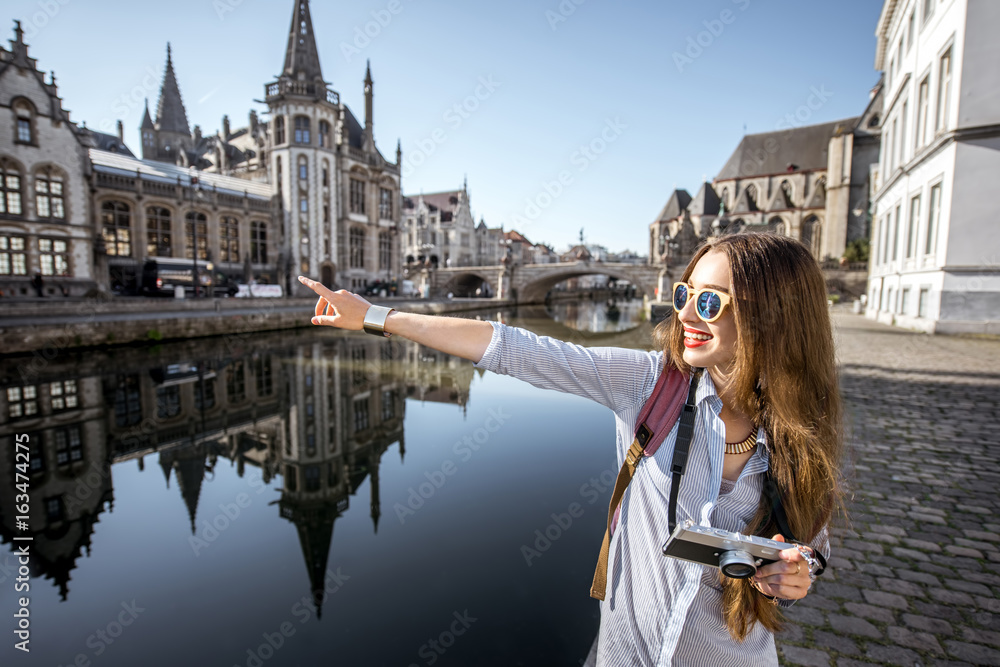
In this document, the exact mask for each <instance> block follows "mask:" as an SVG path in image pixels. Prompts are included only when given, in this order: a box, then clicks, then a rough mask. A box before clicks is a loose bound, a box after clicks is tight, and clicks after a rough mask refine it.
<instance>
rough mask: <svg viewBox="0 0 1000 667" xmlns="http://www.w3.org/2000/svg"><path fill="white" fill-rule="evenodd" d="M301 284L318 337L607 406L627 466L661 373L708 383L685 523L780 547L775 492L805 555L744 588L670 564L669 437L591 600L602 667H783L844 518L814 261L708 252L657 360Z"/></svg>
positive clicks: (835, 415) (659, 341)
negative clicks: (458, 364) (431, 359)
mask: <svg viewBox="0 0 1000 667" xmlns="http://www.w3.org/2000/svg"><path fill="white" fill-rule="evenodd" d="M299 280H300V281H301V282H302V283H303V284H304V285H306V286H308V287H309V288H311V289H312V290H313V291H315V292H316V294H317V295H318V296H319V299H318V301H317V302H316V307H315V316H314V317H313V319H312V322H313V324H316V325H322V326H334V327H338V328H342V329H348V330H354V331H357V330H362V329H363V330H365V331H367V332H368V333H374V334H377V335H386V336H388V335H390V334H393V335H400V336H403V337H405V338H408V339H410V340H413V341H416V342H417V343H420V344H422V345H427V346H429V347H432V348H435V349H437V350H440V351H442V352H446V353H448V354H452V355H455V356H458V357H462V358H464V359H468V360H470V361H472V362H474V363H475V364H476V365H477V366H478V367H480V368H485V369H488V370H491V371H494V372H497V373H503V374H507V375H511V376H513V377H517V378H520V379H522V380H525V381H527V382H529V383H531V384H533V385H535V386H537V387H541V388H547V389H556V390H559V391H564V392H568V393H573V394H577V395H580V396H584V397H586V398H590V399H592V400H594V401H596V402H598V403H601V404H602V405H605V406H607V407H609V408H611V409H612V411H613V412H614V414H615V420H616V426H617V454H618V462H619V465H621V463H622V461H623V460H624V459H625V456H626V451H627V450H628V447H629V443H630V442H631V441H632V439H633V434H634V433H635V427H636V418H637V416H638V414H639V411H640V410H641V408H642V407H643V405H644V404H645V403H646V401H647V400H648V399H649V397H650V396H651V395H652V392H653V388H654V386H655V384H656V381H657V379H658V377H659V376H660V374H661V373H663V372H667V371H668V370H672V369H677V370H679V371H681V372H683V373H684V374H686V375H689V376H690V375H694V374H693V373H692V371H693V369H705V372H704V373H701V374H700V375H701V377H700V381H699V384H698V386H697V393H696V406H697V408H696V414H695V421H694V433H693V436H692V438H691V442H690V454H689V459H688V463H687V473H686V474H685V476H684V478H683V483H682V484H681V485H680V488H679V497H678V501H677V513H678V519H679V521H680V522H683V521H684V520H686V519H690V520H693V521H694V522H695V523H697V524H701V525H703V526H713V527H716V528H721V529H724V530H728V531H739V532H741V533H744V534H756V535H763V536H765V537H772V536H773V537H774V539H779V540H782V541H784V537H783V536H781V535H779V534H777V533H778V532H779V531H778V529H777V523H776V520H775V517H774V513H773V512H772V503H771V502H770V501H769V499H768V498H767V496H766V495H765V494H763V493H762V491H763V489H764V485H765V480H766V479H767V478H768V477H770V479H772V480H773V481H774V483H775V484H776V486H777V489H778V490H779V492H780V496H781V500H782V506H783V508H784V510H785V512H786V514H787V521H788V526H789V528H790V530H791V531H792V532H793V533H794V535H795V536H796V537H797V538H799V540H801V541H802V543H805V544H808V545H810V546H800V547H798V548H789V549H786V550H784V551H782V552H781V560H778V561H776V562H774V563H771V564H769V565H765V566H763V567H761V568H759V569H758V571H757V574H756V576H754V577H752V578H749V579H731V578H728V577H725V576H724V575H722V574H721V572H720V571H719V570H718V569H717V568H714V567H707V566H702V565H698V564H695V563H689V562H687V561H681V560H677V559H674V558H666V557H664V556H662V555H661V550H660V547H661V545H662V544H663V542H664V540H665V539H666V537H667V536H668V534H669V530H668V520H667V515H668V500H667V499H668V497H669V495H670V490H671V488H670V487H671V484H672V480H671V476H670V463H671V456H672V452H673V449H674V444H675V441H676V437H677V430H678V429H677V426H676V425H674V426H673V428H672V430H671V431H670V432H669V434H668V435H667V436H666V439H665V440H664V441H663V443H662V446H660V447H659V448H658V449H657V450H656V452H655V454H653V455H652V456H650V457H648V460H646V459H647V457H645V456H644V457H643V460H641V461H640V465H638V468H637V472H636V474H635V477H634V479H633V480H632V482H631V484H630V485H629V486H628V488H627V489H626V491H625V495H624V497H623V499H622V502H621V504H620V509H621V514H620V518H619V520H618V522H617V527H616V528H615V529H614V534H613V535H612V537H611V540H610V559H609V565H608V572H607V575H608V576H607V594H606V595H607V597H606V599H605V598H604V597H603V595H604V589H603V586H602V587H601V594H600V595H598V596H597V597H600V598H601V599H603V600H604V601H603V602H602V604H601V624H600V633H599V635H598V650H597V664H598V665H602V666H605V667H611V666H614V667H618V666H622V667H625V666H633V665H711V666H713V667H715V666H718V665H740V666H744V665H777V664H778V659H777V651H776V648H775V644H774V632H775V631H777V630H778V629H779V628H780V623H781V615H780V610H779V607H781V606H787V605H788V604H791V603H792V601H794V600H799V599H801V598H803V597H805V596H806V595H807V594H808V592H809V588H810V585H811V583H812V581H813V579H814V578H815V573H816V571H817V570H818V569H820V566H819V560H818V559H817V558H816V552H819V553H820V554H822V555H824V556H827V555H828V554H829V540H828V532H827V525H828V523H829V521H830V519H831V517H832V515H833V513H834V510H835V509H836V508H838V507H842V502H841V489H840V483H839V480H840V474H839V465H840V457H841V453H842V436H841V427H840V417H841V409H840V397H839V391H838V384H837V375H836V367H835V363H834V350H833V336H832V331H831V326H830V317H829V313H828V310H827V302H826V289H825V281H824V279H823V274H822V271H821V270H820V268H819V266H818V265H817V263H816V261H815V259H813V257H812V255H811V254H810V253H809V251H808V249H806V248H805V246H803V245H802V244H801V243H799V242H798V241H795V240H792V239H790V238H787V237H782V236H777V235H772V234H737V235H730V236H723V237H721V238H717V239H712V240H710V241H708V242H707V243H706V244H704V245H703V246H702V247H701V248H699V250H698V251H697V252H696V253H695V255H694V257H693V258H692V260H691V262H690V264H689V265H688V267H687V268H686V269H685V271H684V273H683V275H682V277H681V280H680V282H678V283H676V284H675V285H674V291H673V301H674V309H675V311H676V313H677V316H676V317H674V318H670V319H668V320H666V321H664V322H663V323H661V324H660V325H658V326H657V328H656V330H655V332H654V343H655V345H656V347H658V348H659V350H658V351H655V352H646V351H640V350H630V349H622V348H584V347H580V346H578V345H574V344H570V343H566V342H563V341H558V340H555V339H552V338H548V337H539V336H536V335H535V334H532V333H530V332H528V331H525V330H523V329H518V328H515V327H510V326H506V325H503V324H499V323H496V322H482V321H478V320H468V319H459V318H449V317H440V316H429V315H418V314H413V313H404V312H398V311H395V310H393V309H390V308H384V307H381V306H372V305H371V304H370V303H369V302H368V301H366V300H364V299H362V298H361V297H359V296H357V295H356V294H352V293H350V292H347V291H345V290H338V291H336V292H334V291H331V290H329V289H327V288H326V287H324V286H323V285H322V284H320V283H318V282H316V281H314V280H311V279H309V278H306V277H302V276H300V277H299ZM687 384H688V383H687V382H686V381H685V385H687ZM686 389H687V388H686V386H685V391H686ZM595 582H596V578H595Z"/></svg>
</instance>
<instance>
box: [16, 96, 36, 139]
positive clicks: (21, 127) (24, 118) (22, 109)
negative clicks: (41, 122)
mask: <svg viewBox="0 0 1000 667" xmlns="http://www.w3.org/2000/svg"><path fill="white" fill-rule="evenodd" d="M14 115H15V116H16V117H17V124H16V125H15V127H14V143H18V144H35V145H37V143H38V142H37V141H36V140H35V137H36V134H35V107H33V106H32V105H31V102H29V101H28V100H25V99H20V100H17V101H16V102H14Z"/></svg>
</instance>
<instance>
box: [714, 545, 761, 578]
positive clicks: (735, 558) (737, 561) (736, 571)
mask: <svg viewBox="0 0 1000 667" xmlns="http://www.w3.org/2000/svg"><path fill="white" fill-rule="evenodd" d="M719 569H721V570H722V574H724V575H726V576H727V577H732V578H733V579H746V578H747V577H752V576H753V575H754V574H756V573H757V564H756V563H755V562H754V558H753V556H751V555H750V554H748V553H747V552H746V551H740V550H738V549H737V550H734V551H725V552H723V554H722V555H721V556H719Z"/></svg>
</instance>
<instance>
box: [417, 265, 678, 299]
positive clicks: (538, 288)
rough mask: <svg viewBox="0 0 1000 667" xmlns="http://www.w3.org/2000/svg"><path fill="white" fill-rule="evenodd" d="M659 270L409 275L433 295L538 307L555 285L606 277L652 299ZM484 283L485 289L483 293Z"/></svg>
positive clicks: (480, 270) (556, 268)
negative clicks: (485, 296) (479, 293)
mask: <svg viewBox="0 0 1000 667" xmlns="http://www.w3.org/2000/svg"><path fill="white" fill-rule="evenodd" d="M662 271H663V267H662V266H650V265H648V264H617V263H609V262H595V261H577V262H561V263H558V264H520V265H517V266H513V267H507V266H460V267H452V268H447V269H441V268H439V269H429V270H424V271H422V272H421V274H420V275H411V276H410V279H411V280H413V281H414V282H417V283H423V284H427V285H428V286H429V287H430V290H431V294H432V295H435V296H436V295H444V294H448V293H449V292H450V293H452V294H454V295H455V296H476V290H477V289H482V290H483V293H486V294H489V295H492V296H495V297H498V298H513V299H515V300H516V301H518V302H519V303H540V302H542V301H544V300H545V295H546V294H547V293H548V291H549V290H551V289H552V288H553V287H554V286H555V285H557V284H559V283H561V282H563V281H564V280H569V279H570V278H577V277H579V276H588V275H605V276H610V277H612V278H615V279H617V280H619V281H627V282H629V283H631V284H632V285H634V286H635V288H636V292H637V294H645V295H647V296H649V298H650V299H654V298H655V290H656V287H657V284H658V280H659V278H660V274H661V272H662ZM484 283H485V285H486V286H488V288H485V289H484Z"/></svg>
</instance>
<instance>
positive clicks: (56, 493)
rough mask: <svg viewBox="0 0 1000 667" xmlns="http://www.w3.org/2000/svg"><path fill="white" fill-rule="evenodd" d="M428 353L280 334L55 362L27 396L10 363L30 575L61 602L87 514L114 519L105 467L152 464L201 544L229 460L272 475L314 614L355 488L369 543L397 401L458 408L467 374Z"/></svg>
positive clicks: (0, 400)
mask: <svg viewBox="0 0 1000 667" xmlns="http://www.w3.org/2000/svg"><path fill="white" fill-rule="evenodd" d="M430 354H436V353H431V352H430V351H429V350H427V349H426V348H421V347H420V346H419V345H417V344H415V343H412V342H409V341H405V340H401V339H395V338H394V339H391V340H387V339H376V338H374V337H371V336H364V335H344V336H338V337H334V338H327V339H325V340H324V341H323V342H322V343H318V342H316V339H315V337H314V336H313V335H310V334H309V333H307V332H294V333H289V332H282V333H281V334H274V335H266V334H265V335H259V336H254V337H252V338H250V339H248V341H247V344H246V345H245V347H240V348H234V346H233V345H232V341H227V340H225V339H217V340H208V341H206V340H201V341H198V343H197V344H193V343H192V344H168V345H162V346H159V347H157V348H155V349H142V350H138V349H136V350H124V349H123V350H116V351H114V352H113V355H114V358H113V361H112V359H111V358H110V356H109V355H106V354H101V353H94V354H92V355H90V356H88V358H87V361H86V362H83V363H81V361H80V359H79V357H77V356H75V355H66V358H61V357H57V358H55V359H53V360H50V362H49V364H48V366H47V367H46V368H45V369H44V371H43V372H41V373H40V374H39V375H38V377H36V378H33V379H32V380H31V382H30V383H25V382H24V380H23V379H22V377H21V376H20V375H18V374H17V373H16V370H17V367H18V366H17V364H18V363H21V362H20V361H18V360H16V359H15V360H12V361H6V360H0V452H3V453H4V456H3V458H2V460H0V474H2V475H6V477H4V478H5V479H12V478H13V470H12V469H11V465H13V462H14V456H13V454H12V453H11V452H12V451H13V449H14V439H13V436H14V434H15V433H17V432H27V433H30V434H31V444H32V446H31V453H30V457H31V463H30V464H29V467H30V476H31V488H32V492H33V493H36V494H37V497H39V498H44V502H35V503H33V506H32V516H31V521H30V524H31V527H32V529H33V530H36V531H37V532H35V535H34V537H35V542H34V544H35V554H36V556H37V557H36V558H34V559H33V565H36V566H37V571H35V572H33V574H34V575H35V576H39V575H41V576H45V577H46V578H51V579H53V580H54V581H55V583H56V585H57V586H58V588H59V590H60V591H61V593H62V595H63V597H64V598H65V597H66V595H67V593H68V589H69V586H68V582H69V580H70V573H71V571H72V570H73V569H74V568H75V567H76V561H77V559H78V558H79V556H80V555H81V553H83V552H84V551H85V550H86V552H87V554H88V555H89V549H90V543H91V536H92V534H93V533H94V526H95V524H96V523H97V519H98V516H99V515H100V514H101V513H102V512H104V511H105V509H110V507H111V503H112V501H113V495H112V466H117V465H121V464H123V463H125V462H127V461H133V460H134V461H135V463H136V464H137V465H138V468H139V470H140V471H143V470H145V469H146V466H145V457H147V456H151V455H155V456H156V457H157V459H156V460H158V463H159V467H160V470H161V472H162V474H163V475H164V482H163V483H164V485H165V486H166V487H167V488H168V489H170V490H171V492H173V489H174V488H176V489H177V491H178V492H179V495H180V496H181V499H182V501H183V504H184V508H185V510H184V511H185V513H186V514H187V517H186V518H187V521H185V522H184V523H185V524H188V525H190V527H191V529H192V530H193V531H194V532H195V534H196V535H197V534H200V531H201V529H202V527H203V526H204V524H205V521H206V518H205V517H204V516H203V517H200V518H199V516H198V504H199V502H200V500H201V497H202V495H203V494H202V490H203V487H204V486H205V485H206V484H210V483H211V481H212V479H213V477H214V472H215V471H218V470H219V468H217V466H218V465H219V464H220V463H222V464H223V466H224V465H225V463H224V461H223V460H224V459H228V460H229V461H230V462H231V465H232V466H234V467H235V471H236V474H237V476H238V477H240V478H243V477H245V476H246V474H247V472H248V471H247V470H246V468H247V466H250V467H251V468H257V469H259V471H260V473H259V474H260V477H261V479H262V480H263V482H264V483H269V482H270V481H271V480H273V479H274V478H275V477H277V476H278V475H281V476H282V486H281V499H280V501H279V507H280V514H281V516H282V517H284V518H285V519H288V520H289V521H292V522H293V523H294V524H295V526H296V530H297V532H298V535H299V542H300V547H301V549H302V554H303V558H304V560H305V564H306V571H307V574H308V577H309V586H310V589H311V591H312V594H313V598H314V600H315V603H316V606H317V612H319V611H320V608H321V606H322V603H323V598H324V589H325V588H326V586H327V582H328V581H329V580H330V579H331V578H332V573H334V572H336V568H328V561H329V555H330V549H331V542H332V538H333V524H334V522H335V521H336V519H337V518H338V517H340V516H341V515H342V514H344V513H345V512H346V511H347V509H348V507H349V506H350V497H351V496H352V495H355V494H356V493H357V492H358V490H359V489H360V488H361V487H362V486H363V484H364V482H365V480H366V479H369V480H370V489H369V496H370V498H369V503H368V505H369V507H368V509H369V515H370V518H371V521H372V526H373V530H374V531H375V532H377V531H378V523H379V520H380V517H381V503H380V488H379V487H380V484H379V481H380V480H379V467H380V465H381V461H382V456H383V455H384V454H385V452H386V451H387V449H388V448H389V447H390V446H392V445H393V444H394V443H397V442H398V443H399V453H400V459H401V460H402V458H403V455H404V451H405V450H404V447H405V441H404V437H403V418H404V411H405V398H406V397H407V396H411V397H413V398H414V399H419V400H425V401H436V402H447V403H453V404H457V405H459V406H463V407H464V406H465V405H467V402H468V398H469V386H470V383H471V380H472V377H473V376H474V374H475V371H474V369H473V368H472V365H471V364H469V363H468V362H464V361H461V360H458V359H453V358H447V357H443V356H440V357H436V358H433V357H431V356H430ZM5 378H6V379H5ZM8 390H10V391H8ZM15 399H18V400H15ZM56 413H58V414H56ZM11 415H16V416H15V417H13V418H12V417H11ZM53 415H55V417H57V419H55V418H53ZM56 424H58V425H56ZM149 472H154V471H152V470H151V471H149ZM250 474H251V475H253V474H254V473H250ZM12 502H13V495H12V494H7V493H4V494H0V537H2V538H3V541H4V542H9V541H10V540H11V538H12V537H13V535H14V534H18V533H17V530H16V525H15V523H14V516H15V514H16V513H15V512H14V511H13V507H12V506H11V503H12ZM177 507H178V508H179V507H180V505H177ZM177 518H179V517H177ZM185 532H186V531H185ZM327 590H332V589H327Z"/></svg>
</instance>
